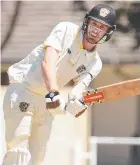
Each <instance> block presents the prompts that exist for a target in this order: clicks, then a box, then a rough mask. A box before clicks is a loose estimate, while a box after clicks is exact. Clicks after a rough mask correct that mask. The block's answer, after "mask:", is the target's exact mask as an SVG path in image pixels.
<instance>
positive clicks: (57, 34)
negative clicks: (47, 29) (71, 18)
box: [43, 22, 66, 52]
mask: <svg viewBox="0 0 140 165" xmlns="http://www.w3.org/2000/svg"><path fill="white" fill-rule="evenodd" d="M65 34H66V26H65V24H64V23H63V22H61V23H59V24H57V25H56V26H55V27H54V29H53V30H52V32H51V33H50V35H49V36H48V37H47V39H46V40H45V41H44V43H43V44H44V47H46V46H51V47H53V48H54V49H56V50H58V51H60V52H61V51H62V50H63V41H64V37H65Z"/></svg>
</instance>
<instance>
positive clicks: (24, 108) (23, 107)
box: [19, 102, 30, 112]
mask: <svg viewBox="0 0 140 165" xmlns="http://www.w3.org/2000/svg"><path fill="white" fill-rule="evenodd" d="M29 105H30V104H29V103H26V102H20V103H19V108H20V110H21V111H22V112H26V111H27V109H28V107H29Z"/></svg>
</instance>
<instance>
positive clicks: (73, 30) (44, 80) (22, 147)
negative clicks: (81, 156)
mask: <svg viewBox="0 0 140 165" xmlns="http://www.w3.org/2000/svg"><path fill="white" fill-rule="evenodd" d="M115 17H116V16H115V10H114V9H113V8H111V7H110V6H108V5H105V4H98V5H96V6H94V7H93V8H92V9H91V10H90V11H89V12H87V13H86V15H85V18H84V20H83V23H82V25H81V26H78V25H76V24H74V23H71V22H60V23H58V24H57V25H56V26H55V27H54V29H53V30H52V32H51V33H50V34H49V36H48V37H47V38H46V40H45V41H44V42H42V43H41V44H40V45H39V46H37V47H36V48H35V49H34V50H33V51H32V52H31V53H30V54H29V55H28V56H27V57H25V58H24V59H23V60H21V61H19V62H18V63H15V64H14V65H12V66H10V67H9V69H8V76H9V81H10V85H9V86H8V88H7V91H6V94H5V98H4V104H3V107H4V114H5V124H6V143H7V152H6V154H5V157H4V160H3V165H46V164H45V162H44V158H45V155H46V149H47V137H48V132H47V130H48V121H49V120H50V118H51V117H52V116H55V115H60V114H63V115H65V114H66V113H70V114H71V115H72V116H73V117H79V116H80V115H81V114H82V113H84V111H85V110H87V108H88V107H87V105H85V104H84V102H83V101H82V98H81V97H82V92H83V91H84V90H85V89H87V87H88V86H89V84H90V83H91V81H92V80H93V79H95V77H96V76H97V75H98V74H99V73H100V71H101V69H102V61H101V59H100V57H99V55H98V53H97V46H98V44H100V43H104V42H107V41H108V40H109V39H110V38H111V37H112V34H113V33H114V30H115V29H116V23H115V22H116V21H115V19H116V18H115ZM70 81H73V82H74V85H73V88H72V90H71V92H69V93H68V94H67V95H68V100H67V101H65V100H64V98H63V97H62V96H61V89H63V87H64V86H65V85H66V84H67V83H69V82H70ZM33 131H35V132H36V134H37V136H36V137H35V139H36V140H35V141H30V139H31V134H32V132H33ZM30 143H34V152H33V151H32V150H31V149H30ZM58 164H59V163H58Z"/></svg>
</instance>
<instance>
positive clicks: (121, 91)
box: [83, 79, 140, 104]
mask: <svg viewBox="0 0 140 165" xmlns="http://www.w3.org/2000/svg"><path fill="white" fill-rule="evenodd" d="M136 95H140V79H133V80H128V81H123V82H119V83H115V84H111V85H107V86H103V87H99V88H97V89H92V90H89V91H85V92H83V101H84V103H85V104H96V103H101V102H103V101H113V100H118V99H121V98H125V97H129V96H136Z"/></svg>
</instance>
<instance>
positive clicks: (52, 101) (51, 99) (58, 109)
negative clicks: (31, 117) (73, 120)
mask: <svg viewBox="0 0 140 165" xmlns="http://www.w3.org/2000/svg"><path fill="white" fill-rule="evenodd" d="M45 101H46V108H47V110H48V111H49V113H50V114H51V115H53V116H55V115H58V114H65V101H64V100H63V99H62V98H61V97H60V93H59V92H58V91H54V92H50V93H48V94H47V95H46V96H45Z"/></svg>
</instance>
